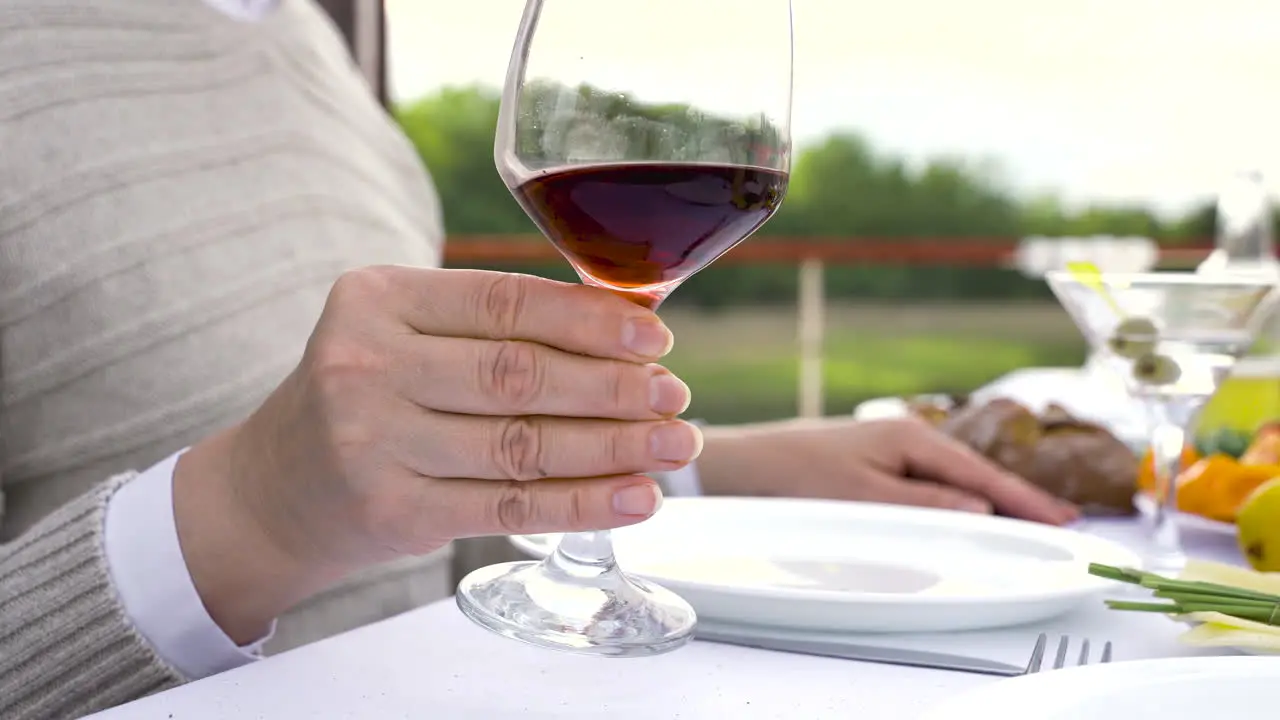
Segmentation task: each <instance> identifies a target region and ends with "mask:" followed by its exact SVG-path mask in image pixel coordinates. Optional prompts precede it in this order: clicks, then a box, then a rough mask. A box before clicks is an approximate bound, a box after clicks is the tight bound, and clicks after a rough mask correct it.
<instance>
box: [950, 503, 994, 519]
mask: <svg viewBox="0 0 1280 720" xmlns="http://www.w3.org/2000/svg"><path fill="white" fill-rule="evenodd" d="M956 509H958V510H963V511H964V512H971V513H978V514H981V515H987V514H990V513H991V503H989V502H987V501H985V500H961V501H960V502H959V503H958V504H957V505H956Z"/></svg>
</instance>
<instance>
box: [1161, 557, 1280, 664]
mask: <svg viewBox="0 0 1280 720" xmlns="http://www.w3.org/2000/svg"><path fill="white" fill-rule="evenodd" d="M1178 579H1179V580H1190V581H1198V582H1211V583H1217V584H1219V585H1228V586H1230V587H1238V588H1242V589H1245V590H1254V591H1257V592H1264V593H1269V594H1272V595H1280V573H1260V572H1256V571H1254V570H1246V569H1244V568H1239V567H1235V566H1233V565H1223V564H1221V563H1214V562H1205V561H1203V560H1191V561H1188V562H1187V567H1186V568H1185V569H1184V570H1183V571H1182V573H1181V574H1179V575H1178ZM1178 619H1180V620H1186V621H1189V622H1193V623H1196V625H1195V626H1194V627H1192V628H1191V629H1190V630H1188V631H1187V632H1185V633H1183V634H1182V635H1181V636H1179V637H1178V639H1179V640H1181V641H1182V642H1184V643H1186V644H1188V645H1195V646H1197V647H1235V648H1246V649H1250V650H1261V651H1264V652H1268V653H1278V654H1280V627H1277V626H1275V625H1267V624H1265V623H1260V622H1254V621H1253V620H1243V619H1241V618H1237V617H1231V616H1230V615H1224V614H1222V613H1220V612H1198V613H1191V614H1189V615H1182V616H1179V618H1178Z"/></svg>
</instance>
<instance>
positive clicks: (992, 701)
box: [925, 657, 1280, 720]
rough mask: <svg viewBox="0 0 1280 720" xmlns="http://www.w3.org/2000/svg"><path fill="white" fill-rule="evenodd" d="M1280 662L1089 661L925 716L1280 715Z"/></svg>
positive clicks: (1008, 719)
mask: <svg viewBox="0 0 1280 720" xmlns="http://www.w3.org/2000/svg"><path fill="white" fill-rule="evenodd" d="M1276 688H1280V662H1276V660H1275V659H1274V658H1256V657H1196V658H1176V659H1169V660H1140V661H1132V662H1120V663H1111V664H1108V665H1089V666H1085V667H1080V668H1071V669H1067V670H1051V671H1048V672H1043V673H1036V674H1034V675H1023V676H1021V677H1017V678H1013V679H1010V680H1001V681H998V682H994V683H990V684H988V685H983V686H980V687H978V688H977V689H975V690H971V691H969V692H967V693H964V694H963V695H960V696H958V697H956V698H955V699H953V700H951V701H948V702H945V703H942V704H941V705H939V706H937V707H935V708H933V709H932V710H931V711H929V712H928V713H926V715H925V720H960V718H982V720H1028V718H1035V720H1139V719H1145V718H1150V719H1151V720H1174V719H1175V718H1211V717H1226V718H1231V719H1232V720H1253V719H1254V718H1256V719H1257V720H1274V718H1275V717H1276V716H1277V713H1280V710H1277V709H1276V693H1277V691H1276Z"/></svg>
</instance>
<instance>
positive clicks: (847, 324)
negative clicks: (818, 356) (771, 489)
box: [662, 303, 1084, 423]
mask: <svg viewBox="0 0 1280 720" xmlns="http://www.w3.org/2000/svg"><path fill="white" fill-rule="evenodd" d="M662 315H663V317H664V318H665V319H666V321H667V323H668V325H669V326H670V327H671V329H672V331H673V332H674V333H675V335H676V346H675V349H674V350H673V351H672V353H671V355H670V356H669V357H668V360H667V362H666V365H667V366H668V367H670V368H671V369H672V371H674V372H675V373H677V374H678V375H679V376H680V377H681V378H683V379H684V380H685V382H687V383H688V384H689V386H690V387H691V388H692V389H693V396H694V401H693V407H691V408H690V410H689V413H688V414H687V416H688V417H698V418H705V419H707V420H709V421H712V422H720V423H731V422H749V421H754V420H765V419H772V418H781V417H788V416H791V415H794V414H795V411H796V388H797V384H798V369H799V363H798V356H797V351H796V321H795V309H794V308H793V307H777V306H774V307H766V308H755V307H752V308H732V309H727V310H720V311H710V312H708V311H695V310H689V309H685V308H679V307H669V308H668V309H665V310H663V312H662ZM826 330H827V335H826V346H825V361H824V389H825V400H824V402H825V407H826V412H827V413H828V414H844V413H848V412H850V411H851V410H852V409H853V408H854V407H855V406H856V405H857V404H858V403H859V402H861V401H863V400H866V399H867V398H871V397H877V396H882V395H895V394H913V393H921V392H963V391H968V390H973V389H974V388H977V387H979V386H981V385H983V384H985V383H986V382H988V381H990V380H993V379H995V378H996V377H999V376H1000V375H1002V374H1004V373H1006V372H1009V371H1011V370H1015V369H1017V368H1020V367H1028V366H1045V365H1050V366H1062V365H1077V364H1079V363H1080V362H1081V361H1082V360H1083V358H1084V341H1083V340H1082V339H1081V338H1080V336H1079V333H1078V332H1077V331H1076V329H1075V326H1074V325H1072V323H1071V321H1070V320H1069V319H1068V318H1067V316H1066V314H1065V313H1064V312H1063V311H1062V309H1061V308H1060V307H1059V306H1058V305H1051V304H1043V303H1036V304H1009V305H1002V306H991V305H972V304H950V305H941V304H931V305H910V306H901V305H899V306H888V305H870V304H831V305H828V307H827V312H826Z"/></svg>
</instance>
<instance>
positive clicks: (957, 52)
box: [386, 0, 1280, 210]
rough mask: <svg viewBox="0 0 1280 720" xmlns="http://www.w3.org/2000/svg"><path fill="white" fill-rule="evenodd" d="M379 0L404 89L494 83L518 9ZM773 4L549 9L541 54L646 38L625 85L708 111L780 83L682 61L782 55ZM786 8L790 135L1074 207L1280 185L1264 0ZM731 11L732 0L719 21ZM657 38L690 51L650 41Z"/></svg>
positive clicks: (1273, 12) (815, 3)
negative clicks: (986, 171)
mask: <svg viewBox="0 0 1280 720" xmlns="http://www.w3.org/2000/svg"><path fill="white" fill-rule="evenodd" d="M386 4H387V10H388V15H389V17H390V38H389V51H390V74H391V83H392V88H393V93H394V94H395V95H396V96H397V97H398V98H401V99H409V98H414V97H419V96H422V95H425V94H428V93H431V92H434V91H436V90H438V89H440V88H442V87H445V86H452V85H470V84H475V83H480V84H485V85H489V86H492V87H495V88H496V87H500V86H501V84H502V81H503V79H504V76H505V74H506V67H507V63H508V60H509V58H510V53H511V46H512V42H513V40H514V38H515V34H516V31H517V29H518V27H519V24H520V17H521V13H522V11H523V7H524V0H386ZM781 4H782V0H628V1H627V2H614V1H613V0H547V6H546V7H547V9H546V10H545V11H544V12H545V13H546V15H544V20H543V22H544V26H545V27H546V28H548V29H547V30H546V31H545V33H546V34H548V35H549V34H551V33H552V32H556V33H559V34H560V38H557V40H556V42H548V44H547V46H546V47H554V48H555V50H556V51H557V52H559V53H560V54H566V53H571V52H577V53H580V54H583V55H590V54H591V52H592V50H593V49H598V48H600V47H604V46H610V47H617V46H618V45H625V44H626V43H627V42H632V43H637V47H641V45H640V44H639V42H638V40H642V41H643V42H644V45H643V47H644V48H645V52H644V53H643V56H640V55H637V56H636V58H637V59H636V60H634V61H633V62H631V63H629V67H634V70H633V71H632V72H634V73H635V76H634V79H629V80H628V81H627V83H628V84H634V86H635V87H637V88H645V89H646V90H652V89H654V88H659V89H661V88H662V87H664V82H665V81H667V79H668V78H671V77H680V78H681V80H680V82H681V83H682V87H683V88H685V89H686V91H687V93H693V94H696V95H698V97H699V98H705V99H706V101H707V103H709V104H710V105H715V104H716V103H717V102H719V101H720V100H724V99H726V98H727V99H729V100H732V99H734V98H740V97H741V96H742V94H743V93H746V92H755V93H757V96H761V97H765V96H766V95H767V93H766V90H765V89H762V88H776V87H779V86H780V84H779V83H776V82H775V83H767V82H756V83H755V85H754V87H752V86H751V85H746V84H743V83H744V82H745V81H744V80H743V77H747V76H746V75H745V74H744V73H742V72H737V73H690V72H683V73H682V72H681V71H682V70H683V69H685V68H684V67H683V66H684V65H685V58H687V57H688V56H689V51H688V50H687V48H692V47H697V48H701V49H704V50H714V51H716V53H717V54H716V55H715V56H714V57H717V58H730V59H732V58H741V57H742V56H743V53H744V48H746V53H747V54H748V55H750V56H752V57H756V58H763V57H768V58H771V57H776V56H779V55H778V53H777V52H770V51H772V50H773V48H774V47H776V46H777V44H778V38H779V37H780V35H779V34H778V32H777V31H776V28H777V25H776V24H773V23H770V24H766V23H763V22H759V21H758V19H759V18H760V17H761V16H767V17H778V18H784V17H785V15H784V14H779V13H780V11H779V8H780V7H781ZM793 6H794V35H795V67H794V78H795V81H794V91H793V107H792V128H793V135H794V138H795V140H796V141H797V144H799V145H801V146H803V145H804V144H806V143H809V142H813V141H814V140H816V139H818V138H821V137H822V136H823V135H825V134H827V133H829V132H832V131H838V130H841V129H850V130H856V131H858V132H860V133H863V134H864V135H866V136H868V137H869V138H871V139H872V140H873V142H874V143H875V144H876V146H877V147H880V148H884V149H886V150H891V151H893V152H896V153H899V154H902V155H905V156H907V157H908V158H911V159H914V160H918V159H922V158H927V157H931V156H937V155H955V154H961V155H964V156H966V157H974V158H986V159H992V160H995V161H996V162H997V163H998V164H999V165H1000V166H1001V167H1002V168H1003V170H1004V174H1005V177H1006V181H1007V182H1008V183H1009V184H1011V185H1013V186H1015V187H1017V188H1018V189H1021V190H1024V191H1026V192H1039V191H1049V192H1054V193H1056V194H1058V195H1059V196H1061V197H1063V198H1064V199H1066V200H1067V201H1069V202H1072V203H1073V204H1074V203H1084V202H1093V201H1102V202H1131V201H1140V202H1144V203H1147V204H1150V205H1152V206H1153V207H1156V208H1158V209H1161V210H1176V209H1178V208H1181V207H1185V206H1186V205H1187V204H1189V203H1191V202H1195V201H1198V200H1203V199H1206V198H1210V197H1212V196H1213V194H1214V193H1215V192H1216V190H1217V188H1218V187H1220V186H1221V185H1222V182H1223V180H1224V179H1225V178H1226V177H1227V176H1228V175H1229V174H1230V173H1232V172H1235V171H1238V170H1242V169H1257V170H1261V171H1262V172H1263V173H1264V174H1265V175H1266V177H1267V181H1268V185H1269V186H1270V187H1271V188H1273V190H1275V189H1280V97H1278V96H1277V91H1276V88H1277V87H1280V42H1277V35H1276V33H1277V28H1280V2H1277V1H1276V0H891V1H890V0H880V1H878V2H865V1H861V0H793ZM724 7H732V8H736V9H735V10H733V11H732V12H733V14H732V15H726V16H716V15H715V14H714V13H715V12H716V11H717V10H718V9H719V8H724ZM553 12H563V13H566V16H567V13H570V12H572V13H575V14H574V15H573V18H574V19H573V20H568V21H565V22H563V23H551V22H550V21H549V18H550V17H552V15H551V13H553ZM724 17H729V18H731V19H732V18H737V19H738V20H739V22H738V23H737V26H735V24H734V22H733V21H732V20H730V21H724V20H723V18H724ZM717 18H720V20H717ZM742 18H752V19H753V22H750V23H747V22H741V19H742ZM651 37H652V38H655V39H658V38H660V39H661V40H662V42H664V43H667V45H668V46H669V47H673V48H686V50H685V51H684V52H682V51H680V50H672V51H667V52H662V51H651V50H650V49H649V48H650V47H653V46H652V45H650V44H649V42H648V39H649V38H651ZM719 48H723V50H722V51H721V50H720V49H719ZM548 57H549V55H548ZM641 57H643V60H641V59H640V58H641ZM759 67H764V65H760V66H759ZM757 73H767V69H766V70H758V71H757ZM691 78H693V79H691ZM726 78H728V79H726ZM756 79H757V81H759V79H760V76H759V74H757V76H756ZM687 93H686V94H687ZM664 99H683V98H664ZM765 102H767V103H775V104H776V98H775V97H774V96H768V99H767V101H765Z"/></svg>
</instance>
